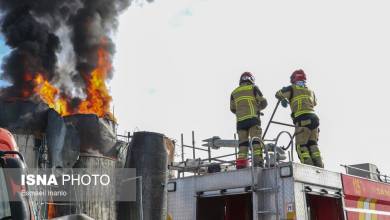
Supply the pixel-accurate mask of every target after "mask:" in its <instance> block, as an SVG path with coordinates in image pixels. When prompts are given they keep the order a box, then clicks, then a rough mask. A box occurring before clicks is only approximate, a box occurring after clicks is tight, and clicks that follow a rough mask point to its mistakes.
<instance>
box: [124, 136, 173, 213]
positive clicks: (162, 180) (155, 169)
mask: <svg viewBox="0 0 390 220" xmlns="http://www.w3.org/2000/svg"><path fill="white" fill-rule="evenodd" d="M125 167H127V168H136V173H137V176H140V177H142V189H140V188H139V184H137V201H136V202H130V203H127V204H121V205H120V207H121V208H123V209H121V210H122V211H121V213H120V218H119V219H121V220H128V219H130V220H139V219H144V220H166V216H167V189H166V184H167V176H168V150H167V145H166V141H165V137H164V135H163V134H159V133H153V132H135V133H134V135H133V139H132V141H131V145H130V150H129V152H128V154H127V159H126V164H125ZM141 192H142V193H141ZM141 194H142V195H141ZM141 198H142V204H141V202H140V200H141ZM126 206H127V207H128V209H127V208H126ZM141 209H142V211H143V212H140V210H141ZM141 215H143V216H141Z"/></svg>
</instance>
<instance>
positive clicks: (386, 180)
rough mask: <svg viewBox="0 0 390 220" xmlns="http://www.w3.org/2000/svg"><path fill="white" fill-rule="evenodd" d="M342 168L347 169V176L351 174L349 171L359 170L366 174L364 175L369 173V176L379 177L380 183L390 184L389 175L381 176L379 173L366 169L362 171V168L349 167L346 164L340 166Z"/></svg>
mask: <svg viewBox="0 0 390 220" xmlns="http://www.w3.org/2000/svg"><path fill="white" fill-rule="evenodd" d="M340 166H341V167H344V168H345V173H346V174H349V172H348V169H352V170H358V171H361V172H364V173H367V174H373V175H375V176H377V177H378V180H379V181H380V182H383V183H389V184H390V176H389V175H387V174H381V173H379V172H372V171H369V170H365V169H361V168H358V167H353V166H348V165H344V164H340ZM382 178H383V179H382Z"/></svg>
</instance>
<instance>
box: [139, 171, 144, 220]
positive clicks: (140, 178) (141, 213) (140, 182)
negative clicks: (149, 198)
mask: <svg viewBox="0 0 390 220" xmlns="http://www.w3.org/2000/svg"><path fill="white" fill-rule="evenodd" d="M138 182H139V186H138V187H139V191H140V198H139V200H140V213H139V214H140V217H141V220H143V219H144V206H143V197H142V176H139V181H138Z"/></svg>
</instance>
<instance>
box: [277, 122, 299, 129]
mask: <svg viewBox="0 0 390 220" xmlns="http://www.w3.org/2000/svg"><path fill="white" fill-rule="evenodd" d="M271 123H273V124H277V125H284V126H287V127H293V128H295V125H292V124H287V123H283V122H278V121H271Z"/></svg>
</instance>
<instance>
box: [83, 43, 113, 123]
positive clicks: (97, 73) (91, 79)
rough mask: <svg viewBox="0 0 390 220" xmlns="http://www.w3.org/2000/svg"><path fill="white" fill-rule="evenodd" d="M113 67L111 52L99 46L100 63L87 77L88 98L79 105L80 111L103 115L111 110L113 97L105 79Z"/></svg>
mask: <svg viewBox="0 0 390 220" xmlns="http://www.w3.org/2000/svg"><path fill="white" fill-rule="evenodd" d="M111 68H112V66H111V62H110V55H109V53H108V52H107V51H106V50H104V49H103V48H99V50H98V65H97V67H96V68H95V69H94V70H93V71H92V73H91V75H88V76H86V77H85V81H86V84H87V91H86V92H87V98H86V100H84V101H82V102H81V104H80V105H79V109H78V113H81V114H96V115H98V116H100V117H103V116H104V115H105V114H107V113H108V112H109V107H110V102H111V100H112V98H111V96H110V95H109V93H108V89H107V86H106V83H105V79H106V78H107V74H108V72H109V71H110V70H111Z"/></svg>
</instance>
